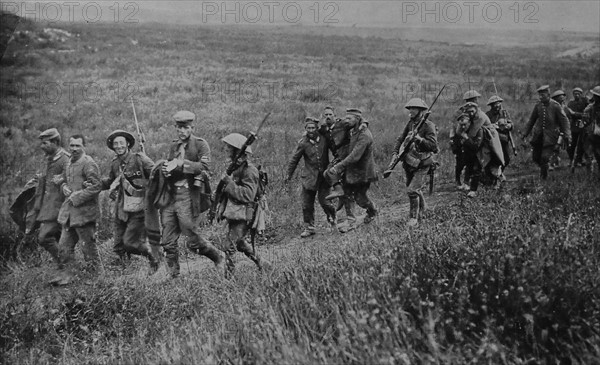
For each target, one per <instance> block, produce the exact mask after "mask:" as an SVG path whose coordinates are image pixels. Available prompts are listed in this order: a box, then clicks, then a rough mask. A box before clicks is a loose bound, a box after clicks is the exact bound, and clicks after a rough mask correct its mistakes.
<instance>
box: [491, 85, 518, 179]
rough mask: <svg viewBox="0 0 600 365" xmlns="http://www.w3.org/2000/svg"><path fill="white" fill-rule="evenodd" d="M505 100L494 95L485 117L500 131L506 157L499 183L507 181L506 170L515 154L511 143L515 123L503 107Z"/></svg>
mask: <svg viewBox="0 0 600 365" xmlns="http://www.w3.org/2000/svg"><path fill="white" fill-rule="evenodd" d="M503 101H504V99H502V98H501V97H499V96H498V95H492V97H490V98H489V100H488V102H487V105H488V106H489V107H490V110H488V111H487V112H486V113H485V115H487V117H488V118H489V119H490V122H491V123H492V125H493V126H494V127H495V128H496V130H497V131H498V137H499V138H500V144H501V145H502V154H503V155H504V166H502V175H500V180H499V181H505V180H506V177H505V176H504V170H505V169H506V167H507V166H508V164H509V163H510V159H511V156H512V154H513V153H514V151H513V148H512V145H511V143H510V138H511V134H510V133H511V131H512V130H513V122H512V120H511V119H510V115H508V112H507V111H506V110H505V109H504V108H503V107H502V102H503ZM496 186H497V185H496Z"/></svg>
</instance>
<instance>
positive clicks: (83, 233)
mask: <svg viewBox="0 0 600 365" xmlns="http://www.w3.org/2000/svg"><path fill="white" fill-rule="evenodd" d="M69 152H71V159H70V160H69V163H68V164H67V166H66V168H65V172H64V174H63V179H64V182H63V183H62V185H61V190H62V192H63V194H64V196H65V201H64V202H63V204H62V206H61V208H60V211H59V214H58V222H59V223H60V224H62V232H61V236H60V242H59V246H60V264H59V270H60V273H59V275H58V276H57V277H56V278H55V279H53V280H52V281H51V282H52V283H53V284H57V285H66V284H68V283H69V282H70V281H71V278H72V275H73V273H72V270H71V269H72V268H71V267H70V266H71V263H72V262H73V260H74V256H75V246H76V244H77V243H78V242H79V243H81V249H82V251H83V256H84V259H85V261H86V262H87V264H88V265H87V266H88V270H89V271H91V272H92V273H95V274H98V273H100V272H102V271H103V269H102V266H101V265H102V264H101V262H100V256H99V255H98V247H97V246H96V237H95V233H96V220H97V219H98V194H99V193H100V190H101V188H102V182H101V181H100V169H99V168H98V165H97V164H96V162H95V161H94V159H93V158H92V157H91V156H89V155H87V154H86V153H85V137H84V136H83V135H81V134H75V135H73V136H71V138H70V139H69Z"/></svg>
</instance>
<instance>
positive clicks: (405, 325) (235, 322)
mask: <svg viewBox="0 0 600 365" xmlns="http://www.w3.org/2000/svg"><path fill="white" fill-rule="evenodd" d="M45 27H46V26H45V25H43V24H36V23H29V22H25V23H23V24H21V26H20V27H19V28H18V33H15V38H14V39H13V41H11V43H9V45H8V48H7V50H6V53H5V55H4V57H3V58H2V60H1V64H0V66H1V67H2V72H1V75H0V81H1V85H2V99H1V100H0V106H1V108H0V129H1V133H0V143H1V146H2V154H1V155H0V168H1V169H2V175H1V176H0V189H1V191H2V194H3V200H2V208H3V212H2V213H3V215H2V217H1V218H2V220H1V224H2V232H1V233H2V237H3V241H4V242H3V244H4V245H7V244H9V243H11V241H14V240H16V234H15V228H14V227H13V226H12V224H11V223H10V222H9V219H8V218H7V216H6V207H7V203H8V202H9V201H10V200H11V199H12V198H13V197H14V194H15V192H17V191H18V189H19V187H21V186H22V185H23V184H24V183H25V182H26V181H27V180H28V179H29V178H30V177H31V176H33V174H34V173H35V172H36V171H38V170H39V169H40V168H41V167H42V165H43V158H42V154H41V151H40V150H39V148H38V147H37V135H38V134H39V132H40V131H41V130H44V129H46V128H50V127H58V128H59V130H60V131H61V133H62V134H63V136H68V135H69V134H71V133H75V132H83V133H84V134H85V135H86V136H87V137H88V148H87V151H88V153H89V154H90V155H92V156H93V157H94V158H95V159H96V160H97V161H98V163H99V164H100V166H101V168H102V169H103V171H105V172H106V171H107V167H108V162H109V161H110V159H111V158H112V155H111V151H110V150H108V149H107V148H106V146H105V138H106V136H107V135H108V134H109V133H110V131H112V130H113V129H117V128H122V129H128V130H133V119H132V112H131V106H130V104H129V97H130V96H133V97H134V99H135V103H136V108H137V113H138V118H139V120H140V122H141V124H142V126H143V128H144V131H145V134H146V139H147V144H146V148H147V151H148V155H149V156H150V157H152V158H154V159H158V158H162V157H164V156H165V153H166V149H167V146H168V143H169V141H170V140H172V139H173V138H175V133H174V132H175V131H174V128H173V126H172V122H171V119H170V117H171V116H172V115H173V114H174V113H175V112H176V111H177V110H181V109H188V110H191V111H194V112H195V113H196V114H197V115H198V117H199V120H200V121H199V122H198V124H197V127H196V131H197V134H198V135H200V136H202V137H204V138H206V139H207V140H208V142H209V144H210V145H211V147H212V148H213V160H214V161H215V166H214V168H215V177H218V176H220V174H221V173H222V171H223V170H224V167H225V166H224V156H225V151H224V150H223V149H222V147H221V145H220V142H219V140H220V138H222V137H223V136H224V135H226V134H227V133H230V132H234V131H235V132H241V133H247V132H249V131H251V130H252V129H253V128H254V126H255V125H256V123H257V122H258V121H259V120H260V119H261V118H262V117H263V116H264V114H266V113H267V112H268V111H272V112H273V115H272V118H271V120H270V122H269V124H268V125H267V126H266V127H265V128H264V130H263V132H262V133H261V134H262V135H261V136H260V138H259V141H258V144H257V147H256V153H255V156H254V157H255V159H256V160H257V161H258V162H259V163H260V164H262V165H263V166H265V167H266V168H267V169H268V171H269V172H270V176H271V193H270V196H269V199H270V200H269V202H270V207H271V210H272V211H273V212H274V214H273V215H272V222H271V225H270V226H269V229H268V232H267V234H268V239H267V240H266V241H265V242H263V245H262V246H261V247H260V248H259V253H260V254H261V255H262V256H263V257H267V258H269V259H271V261H272V262H273V264H274V270H273V271H272V272H270V273H268V274H265V275H257V274H256V273H255V272H254V269H253V268H252V267H251V266H250V265H247V264H248V262H247V261H246V260H244V259H241V258H239V259H240V261H239V265H238V266H239V269H238V271H237V272H236V277H235V279H234V280H231V281H225V280H223V279H222V278H219V277H217V275H216V273H214V272H213V270H212V269H211V268H210V265H208V264H207V263H206V262H204V261H205V259H198V258H195V257H192V256H189V257H185V258H184V264H183V268H184V275H183V278H181V279H180V280H178V281H176V282H172V281H169V280H167V278H166V273H165V272H164V270H163V269H161V271H159V273H158V274H157V275H155V276H153V277H152V278H150V279H148V278H146V277H145V276H144V275H143V271H145V263H144V262H143V260H141V259H139V260H138V259H136V260H134V261H133V262H132V265H131V266H130V267H129V268H127V269H125V270H116V269H108V270H107V272H106V274H105V275H103V276H102V277H100V278H97V279H95V280H92V279H93V278H87V277H85V275H84V276H83V277H82V278H81V280H80V281H78V282H77V283H76V284H74V285H72V286H70V287H67V288H64V289H58V290H57V289H54V288H51V287H48V286H47V285H46V284H45V282H46V280H47V277H48V275H49V274H50V273H51V270H52V268H51V266H50V264H49V257H48V256H47V255H46V254H45V253H41V252H40V251H39V250H37V251H35V253H31V252H27V253H28V256H27V257H26V258H25V262H24V263H23V264H17V263H14V262H5V269H4V270H3V271H2V278H1V280H0V291H1V293H2V297H1V299H0V316H1V322H0V323H2V326H1V330H0V362H2V363H7V364H16V363H22V364H40V363H58V364H80V363H105V364H113V363H153V364H167V363H173V364H179V363H257V364H262V363H289V364H296V363H306V364H309V363H328V364H329V363H355V364H364V363H386V364H388V363H389V364H418V363H445V364H446V363H447V364H450V363H453V364H462V363H473V364H480V363H489V364H495V363H507V364H524V363H528V364H533V363H540V364H543V363H579V364H592V363H598V362H600V346H599V345H598V344H599V343H600V322H599V321H598V318H600V290H599V288H598V283H599V282H600V280H599V279H600V274H599V273H598V270H597V268H598V267H599V258H600V257H599V254H598V252H599V237H600V225H598V218H597V217H598V216H599V215H600V204H599V203H600V188H599V187H598V183H597V181H598V180H597V176H595V177H594V178H590V177H588V176H587V175H586V174H585V173H584V172H583V171H578V172H577V173H576V174H575V175H570V174H568V173H567V172H566V171H565V170H559V171H557V172H556V173H555V174H554V175H553V178H552V179H551V180H550V181H549V182H547V183H544V184H540V183H539V182H538V181H537V179H535V178H534V179H533V181H532V180H531V178H530V177H527V176H529V175H530V174H533V173H535V172H536V171H537V170H536V168H535V167H534V166H533V165H532V164H531V163H530V162H529V161H528V151H527V149H526V148H523V146H521V142H519V155H518V156H517V158H516V159H515V161H514V162H513V164H512V166H511V168H510V173H511V174H512V175H513V176H514V178H513V179H512V181H511V182H510V183H509V184H508V185H507V187H506V188H505V189H504V190H502V191H501V193H495V192H494V193H492V192H489V193H483V194H481V195H480V198H478V199H476V200H466V199H465V198H464V197H463V196H462V195H460V194H458V193H453V192H452V193H450V192H449V183H450V182H451V181H452V179H453V178H452V173H453V172H452V171H453V156H452V155H451V153H450V151H449V149H448V137H447V132H448V129H449V127H450V123H449V118H450V116H451V115H452V114H453V112H454V111H455V110H456V108H457V107H458V106H459V105H460V104H461V101H462V100H461V98H462V94H463V92H464V91H466V90H467V89H468V88H475V89H478V90H479V91H480V92H481V93H482V94H484V96H485V99H487V97H489V96H491V95H492V94H493V93H494V87H493V84H492V80H495V83H496V86H497V88H498V89H499V91H500V94H501V95H502V97H503V98H504V99H505V100H506V102H505V105H506V107H507V108H508V110H509V111H510V112H511V115H512V116H513V119H514V120H515V123H516V125H517V129H519V130H521V129H522V128H523V126H524V123H525V121H526V120H527V118H528V116H529V113H530V111H531V109H532V107H533V104H534V102H535V99H536V95H535V88H536V86H537V85H540V84H550V85H551V88H552V89H553V90H554V89H557V88H563V89H564V90H570V89H572V88H573V87H575V86H579V87H582V88H583V89H584V90H587V89H590V88H591V87H592V86H594V85H595V84H598V82H599V81H598V80H600V66H599V65H600V62H599V61H600V60H599V54H598V53H597V52H596V53H594V54H592V55H591V56H581V55H572V56H565V57H557V55H559V54H565V52H567V51H570V50H572V49H575V48H577V47H578V46H580V45H585V44H589V43H590V42H596V43H597V40H598V38H597V35H590V34H577V33H573V34H567V35H562V37H563V38H560V37H559V36H558V35H557V34H553V33H542V34H540V35H539V37H534V39H535V40H536V41H537V42H535V43H529V44H527V45H526V46H525V45H522V44H521V45H518V46H515V43H513V42H510V41H507V42H506V43H505V44H496V43H494V44H486V43H484V42H483V43H481V44H473V43H472V42H466V41H464V42H463V41H462V39H465V36H467V35H468V33H464V34H462V33H461V34H460V36H461V37H458V36H457V38H458V39H457V40H456V41H451V40H448V41H446V40H444V41H433V40H427V39H428V38H426V37H425V38H424V40H418V39H414V36H412V35H411V36H410V37H408V36H407V37H405V38H403V37H402V34H401V31H397V32H398V33H399V34H398V36H397V37H393V36H389V33H387V34H388V36H382V35H381V32H382V31H381V30H364V31H363V32H360V31H357V30H356V29H350V30H348V31H345V30H344V28H326V29H324V30H323V31H322V32H320V31H318V30H316V29H318V28H309V27H305V28H302V27H298V28H295V27H259V26H257V27H242V26H240V27H233V26H210V27H208V26H207V27H197V26H175V25H160V24H136V25H129V26H127V25H116V26H115V25H108V24H95V25H90V24H86V25H83V24H61V25H58V26H57V25H54V26H53V27H54V28H60V29H62V30H65V31H67V32H68V33H61V32H56V31H50V32H44V28H45ZM465 32H467V31H465ZM357 33H360V34H357ZM411 34H412V33H411ZM424 34H427V32H425V33H424ZM446 36H448V35H446ZM518 36H519V35H513V33H511V32H507V37H508V38H507V39H509V40H510V39H511V38H510V37H518ZM467 38H468V37H467ZM473 39H477V38H476V37H474V38H473ZM557 39H563V40H568V41H565V42H557V41H556V40H557ZM567 54H569V53H567ZM444 84H447V85H449V86H448V92H445V93H444V94H443V97H442V99H441V101H440V102H439V103H438V104H436V108H435V110H434V113H433V115H432V120H433V121H434V122H435V123H436V125H437V126H438V129H439V140H440V143H441V147H442V148H443V150H442V152H441V153H440V155H439V156H438V159H439V160H440V161H441V162H442V166H441V168H440V170H439V171H440V173H439V174H438V182H439V184H440V185H439V186H440V187H441V190H442V192H445V194H444V195H441V196H438V197H436V198H434V199H435V204H434V208H433V209H432V211H431V212H430V214H429V215H428V217H427V219H426V220H425V222H424V224H422V225H421V228H418V229H416V230H411V231H407V230H406V229H405V228H404V222H405V220H406V214H405V213H404V212H403V211H402V206H403V205H402V204H403V203H405V202H406V198H405V194H404V189H403V188H402V181H401V179H402V177H401V176H400V174H398V175H393V178H390V179H387V180H381V181H380V182H378V183H377V184H375V186H374V187H373V189H372V196H373V197H374V200H375V202H376V203H377V205H378V206H380V207H381V210H382V217H381V218H380V221H379V222H378V223H377V224H375V225H371V226H366V227H362V228H360V229H359V230H357V231H356V232H355V233H352V234H349V235H344V236H342V235H329V234H324V235H318V236H316V238H314V239H311V240H309V241H300V240H299V239H298V238H297V235H298V234H299V232H300V229H301V218H300V217H301V210H300V202H299V197H298V195H299V194H297V193H296V192H297V190H296V187H297V186H298V185H299V184H296V186H294V187H293V188H292V189H291V190H285V189H284V187H283V185H282V179H283V172H284V167H285V165H286V162H287V158H288V157H289V156H290V154H291V152H292V150H293V148H294V146H295V144H296V141H297V140H298V139H299V138H300V136H301V134H302V132H303V129H302V127H303V124H302V121H303V119H304V117H305V116H309V115H310V116H319V115H320V113H321V110H322V108H323V107H324V106H325V105H333V106H334V107H336V108H337V110H338V111H339V114H343V110H344V109H345V108H347V107H360V108H362V109H363V111H364V114H365V116H366V118H367V119H368V120H369V121H370V128H371V129H372V131H373V134H374V139H375V143H376V148H375V158H376V162H377V164H378V165H379V167H380V170H381V168H382V167H384V166H385V165H386V164H387V162H388V160H389V155H390V151H391V149H392V146H393V143H394V140H395V138H396V137H397V135H398V134H399V132H400V130H401V128H402V127H403V125H404V123H405V122H406V120H407V113H406V112H405V109H404V104H405V103H406V101H408V99H410V98H411V97H413V96H419V97H424V98H425V99H426V100H427V101H428V102H431V101H432V99H433V97H434V96H435V94H436V93H437V91H438V90H439V89H440V88H441V87H442V85H444ZM398 176H400V178H398ZM101 201H102V202H103V211H107V210H108V209H106V208H107V207H106V204H107V203H106V201H107V199H106V197H105V196H104V194H102V195H101ZM317 217H318V219H321V221H324V218H323V215H322V213H321V212H319V213H318V216H317ZM100 223H101V224H100V225H99V237H100V238H101V241H102V243H101V251H102V253H103V254H104V256H103V257H104V258H105V259H106V260H109V256H110V255H111V253H110V246H111V241H110V225H109V224H108V223H109V221H108V217H107V216H106V214H105V215H104V217H103V220H102V222H100ZM320 228H321V230H323V229H322V228H323V227H320ZM223 233H224V232H223V230H222V228H220V227H211V228H207V234H208V235H209V236H210V237H213V238H214V239H215V241H216V242H217V243H218V239H219V237H221V238H222V237H223ZM199 261H200V264H198V262H199ZM186 265H187V266H186ZM186 267H187V269H186Z"/></svg>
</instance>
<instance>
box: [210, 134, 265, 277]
mask: <svg viewBox="0 0 600 365" xmlns="http://www.w3.org/2000/svg"><path fill="white" fill-rule="evenodd" d="M221 141H223V142H224V143H225V144H226V145H227V148H228V155H229V158H230V159H231V160H232V161H233V160H234V159H235V158H236V156H238V155H239V152H240V150H241V149H242V146H243V145H244V143H246V137H244V136H242V135H241V134H239V133H232V134H229V135H227V136H225V138H223V139H222V140H221ZM251 153H252V148H251V147H250V146H248V147H247V148H246V152H245V153H244V154H243V155H242V156H240V157H239V158H238V164H239V165H238V167H237V168H236V169H235V170H234V171H233V173H232V174H231V175H227V174H225V175H224V176H223V177H222V179H223V180H224V181H225V187H224V188H223V200H222V201H221V202H220V205H219V208H220V209H219V215H218V217H219V218H220V217H223V218H225V219H227V224H228V226H229V231H228V233H227V239H228V242H229V244H228V245H227V247H226V249H225V257H226V260H227V272H226V275H227V276H230V275H231V274H232V273H233V270H234V264H233V260H232V257H233V254H234V253H235V251H236V248H237V250H238V251H240V252H242V253H243V254H244V255H246V256H247V257H248V258H249V259H250V260H252V261H253V262H254V263H255V264H256V266H257V267H258V269H259V270H261V262H260V260H259V258H258V256H256V252H254V249H253V247H251V246H250V245H249V244H248V241H247V240H246V236H247V234H248V231H249V230H250V229H251V228H252V227H251V225H252V223H253V219H254V209H256V208H255V207H254V203H255V199H256V194H257V193H258V187H259V172H258V169H257V168H256V166H254V165H253V164H252V163H251V162H250V161H248V154H251ZM249 206H252V209H248V207H249ZM248 212H251V214H250V216H248V215H249V214H248Z"/></svg>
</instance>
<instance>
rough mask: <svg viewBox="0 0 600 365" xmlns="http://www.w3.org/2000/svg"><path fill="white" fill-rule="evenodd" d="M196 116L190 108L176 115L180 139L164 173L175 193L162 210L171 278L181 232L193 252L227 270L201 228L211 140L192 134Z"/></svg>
mask: <svg viewBox="0 0 600 365" xmlns="http://www.w3.org/2000/svg"><path fill="white" fill-rule="evenodd" d="M195 119H196V115H195V114H194V113H192V112H189V111H179V112H177V113H175V115H174V116H173V120H174V122H175V128H176V130H177V135H178V138H177V139H176V140H173V142H172V143H171V146H170V148H169V154H168V157H167V161H168V162H166V163H164V164H163V165H162V168H161V170H162V173H163V175H164V176H165V177H166V178H167V181H168V184H169V186H170V188H171V191H172V192H173V194H172V195H173V199H172V201H171V203H170V204H169V205H168V206H166V207H164V208H163V209H161V222H162V243H161V244H162V246H163V249H164V251H165V256H166V261H167V265H168V266H169V271H170V274H171V277H173V278H176V277H178V276H179V271H180V268H179V247H178V245H177V240H178V239H179V236H180V235H181V234H183V235H185V236H188V237H189V239H188V241H187V246H188V248H189V249H190V250H192V251H193V252H196V253H198V254H200V255H204V256H206V257H208V258H209V259H211V260H212V261H213V262H214V264H215V265H216V266H217V268H218V269H219V271H222V270H223V269H224V267H223V257H222V256H221V254H220V253H219V250H218V249H217V248H215V247H214V246H213V245H212V244H211V243H210V242H208V241H207V240H206V239H205V238H204V237H202V235H201V233H200V229H199V223H200V213H202V212H201V210H202V207H204V206H205V204H202V202H201V199H202V198H203V195H204V194H206V193H207V192H205V191H203V188H204V186H205V184H203V179H208V176H209V175H208V174H209V173H210V167H209V164H210V148H209V146H208V143H207V142H206V141H205V140H204V139H203V138H200V137H196V136H195V135H193V134H192V131H193V123H194V120H195Z"/></svg>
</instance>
